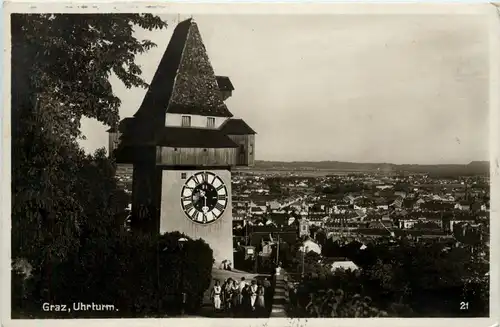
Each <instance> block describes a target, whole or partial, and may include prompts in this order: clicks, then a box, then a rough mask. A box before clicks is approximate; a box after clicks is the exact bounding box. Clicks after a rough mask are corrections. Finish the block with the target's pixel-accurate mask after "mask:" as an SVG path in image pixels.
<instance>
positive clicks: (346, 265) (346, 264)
mask: <svg viewBox="0 0 500 327" xmlns="http://www.w3.org/2000/svg"><path fill="white" fill-rule="evenodd" d="M358 269H359V267H358V266H357V265H356V264H355V263H354V262H352V261H335V262H333V263H332V266H331V268H330V271H331V272H332V273H335V272H336V271H338V270H350V271H356V270H358Z"/></svg>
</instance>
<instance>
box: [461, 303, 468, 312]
mask: <svg viewBox="0 0 500 327" xmlns="http://www.w3.org/2000/svg"><path fill="white" fill-rule="evenodd" d="M460 310H469V302H460Z"/></svg>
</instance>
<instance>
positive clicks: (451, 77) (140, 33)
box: [82, 14, 489, 164]
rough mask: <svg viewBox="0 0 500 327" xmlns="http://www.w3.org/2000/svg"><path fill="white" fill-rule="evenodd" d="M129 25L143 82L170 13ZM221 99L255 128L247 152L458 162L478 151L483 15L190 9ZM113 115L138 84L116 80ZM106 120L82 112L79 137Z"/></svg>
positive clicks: (275, 156) (484, 112)
mask: <svg viewBox="0 0 500 327" xmlns="http://www.w3.org/2000/svg"><path fill="white" fill-rule="evenodd" d="M161 17H162V18H163V19H164V20H166V21H167V22H168V23H169V27H168V28H167V29H166V30H160V31H152V32H151V31H144V30H141V29H136V33H135V34H136V37H137V38H138V39H149V40H152V41H153V42H155V43H156V44H157V45H158V46H157V47H156V48H154V49H152V50H150V51H149V52H148V53H146V54H144V55H140V56H138V57H137V58H136V62H137V63H138V64H139V65H140V66H141V67H142V69H143V74H142V76H143V78H144V79H145V80H146V81H147V82H150V81H151V79H152V77H153V75H154V73H155V71H156V67H157V65H158V63H159V61H160V59H161V57H162V55H163V52H164V51H165V49H166V47H167V45H168V42H169V40H170V36H171V35H172V32H173V29H174V28H175V25H176V24H177V22H178V20H179V19H180V20H183V19H186V18H189V17H190V16H186V15H182V16H180V15H163V16H161ZM193 18H194V20H195V21H196V23H197V24H198V27H199V30H200V33H201V35H202V38H203V41H204V44H205V47H206V48H207V52H208V56H209V58H210V59H211V63H212V66H213V67H214V70H215V73H216V74H217V75H225V76H229V77H230V78H231V81H232V83H233V85H234V87H235V90H234V91H233V96H232V97H231V98H229V99H228V100H227V101H226V104H227V106H228V108H229V110H230V111H231V112H232V113H233V114H234V116H235V118H243V119H244V120H245V121H246V122H247V123H248V124H249V125H250V126H251V127H252V128H253V129H254V130H255V131H256V132H257V135H256V141H255V154H256V159H257V160H277V161H322V160H333V161H349V162H390V163H396V164H403V163H407V164H440V163H469V162H470V161H473V160H488V157H489V153H488V147H489V145H488V139H489V134H488V127H489V126H488V116H489V108H488V96H489V92H488V87H489V75H488V69H489V53H488V50H489V43H488V37H489V33H488V31H489V27H488V21H487V19H485V18H484V16H479V15H373V14H372V15H366V14H365V15H354V14H351V15H340V14H336V15H333V14H328V15H276V14H274V15H194V16H193ZM111 83H112V85H113V90H114V92H115V94H116V95H117V96H118V97H119V98H120V99H121V100H122V106H121V108H120V116H121V119H123V118H125V117H129V116H132V115H133V114H134V113H135V112H136V111H137V109H138V108H139V106H140V104H141V102H142V99H143V97H144V94H145V93H146V90H145V89H139V88H133V89H126V88H125V87H124V86H123V84H121V82H120V81H118V80H117V79H116V78H115V77H112V81H111ZM107 128H108V127H106V126H103V125H102V124H100V123H98V122H97V121H93V120H89V119H85V120H84V121H83V122H82V130H83V133H84V134H85V135H86V137H87V140H85V141H82V145H83V146H84V148H85V149H86V150H87V151H89V152H93V151H94V150H95V149H97V148H100V147H107V144H108V136H107V133H106V130H107Z"/></svg>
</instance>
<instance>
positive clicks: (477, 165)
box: [254, 160, 490, 176]
mask: <svg viewBox="0 0 500 327" xmlns="http://www.w3.org/2000/svg"><path fill="white" fill-rule="evenodd" d="M489 167H490V164H489V162H488V161H472V162H471V163H469V164H466V165H461V164H442V165H396V164H391V163H356V162H344V161H291V162H285V161H264V160H256V161H255V166H254V168H255V169H269V170H272V169H285V170H288V169H290V170H316V169H318V170H332V171H335V170H336V171H352V172H357V171H359V172H370V171H382V172H410V173H423V174H433V175H434V174H436V175H450V176H456V175H459V176H465V175H488V174H489Z"/></svg>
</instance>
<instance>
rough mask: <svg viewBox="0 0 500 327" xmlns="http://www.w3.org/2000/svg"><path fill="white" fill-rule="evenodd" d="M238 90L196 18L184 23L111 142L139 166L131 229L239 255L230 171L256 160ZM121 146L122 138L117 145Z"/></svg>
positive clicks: (224, 255)
mask: <svg viewBox="0 0 500 327" xmlns="http://www.w3.org/2000/svg"><path fill="white" fill-rule="evenodd" d="M233 90H234V87H233V85H232V83H231V81H230V80H229V78H228V77H224V76H216V75H215V73H214V70H213V68H212V65H211V63H210V60H209V58H208V56H207V53H206V49H205V46H204V44H203V42H202V39H201V35H200V33H199V30H198V27H197V25H196V23H195V22H194V21H193V20H192V19H188V20H186V21H183V22H181V23H179V24H178V25H177V27H176V28H175V30H174V33H173V35H172V38H171V39H170V43H169V44H168V47H167V49H166V51H165V53H164V55H163V57H162V59H161V61H160V63H159V65H158V68H157V71H156V73H155V75H154V77H153V80H152V81H151V84H150V86H149V89H148V91H147V93H146V95H145V97H144V100H143V102H142V105H141V106H140V108H139V109H138V111H137V112H136V114H135V115H134V117H130V118H125V119H123V120H122V121H121V122H120V125H119V127H118V129H117V130H110V139H111V138H114V139H116V135H113V134H112V133H119V142H118V144H117V145H116V149H115V150H114V156H115V157H116V161H117V163H118V164H132V165H133V183H132V184H133V185H132V228H133V229H134V230H140V231H143V232H152V233H165V232H173V231H179V232H182V233H185V234H186V235H189V236H190V237H192V238H195V239H198V238H201V239H203V240H205V241H206V242H207V243H208V244H209V245H210V247H211V248H212V250H213V251H214V258H215V264H216V265H219V264H220V263H221V262H222V261H223V260H231V261H232V262H234V260H233V237H232V218H233V217H232V203H231V192H232V190H231V169H232V168H233V167H235V166H248V165H251V164H252V163H253V160H254V156H253V153H254V147H255V144H254V135H255V132H254V131H253V130H252V129H251V128H250V127H249V126H248V125H247V124H246V123H245V122H243V121H242V120H241V119H233V114H232V113H231V112H230V111H229V109H228V108H227V106H226V104H225V102H224V101H225V100H226V99H227V98H228V97H229V96H231V95H232V91H233ZM115 143H116V142H115Z"/></svg>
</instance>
